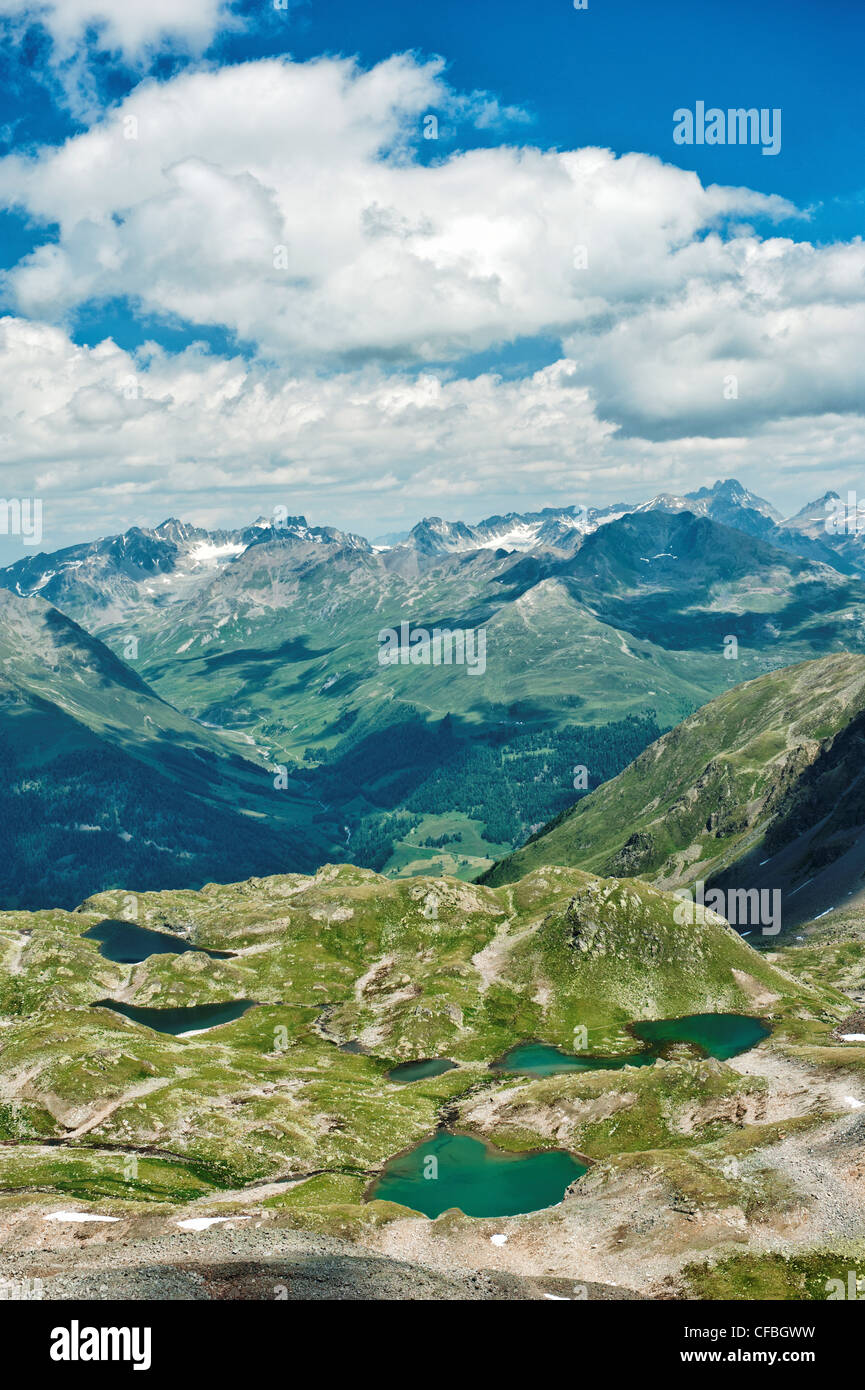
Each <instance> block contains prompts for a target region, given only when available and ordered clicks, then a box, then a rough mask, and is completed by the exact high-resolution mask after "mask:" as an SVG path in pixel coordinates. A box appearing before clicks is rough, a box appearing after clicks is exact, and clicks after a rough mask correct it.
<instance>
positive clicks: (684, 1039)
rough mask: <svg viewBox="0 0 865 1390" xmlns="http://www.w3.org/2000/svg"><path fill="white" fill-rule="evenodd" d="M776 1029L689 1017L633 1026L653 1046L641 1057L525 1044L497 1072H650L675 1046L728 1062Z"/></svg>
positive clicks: (726, 1018)
mask: <svg viewBox="0 0 865 1390" xmlns="http://www.w3.org/2000/svg"><path fill="white" fill-rule="evenodd" d="M771 1031H772V1030H771V1028H769V1027H768V1025H767V1024H765V1023H764V1022H763V1020H762V1019H761V1018H752V1017H751V1016H750V1015H749V1014H688V1015H687V1016H685V1017H683V1018H662V1019H647V1020H644V1021H642V1022H640V1023H634V1024H632V1025H631V1032H632V1033H633V1034H634V1036H635V1037H637V1038H639V1039H640V1041H641V1042H645V1043H646V1044H648V1045H647V1046H646V1047H644V1048H641V1049H640V1051H639V1052H626V1053H623V1054H622V1055H621V1056H619V1057H593V1056H592V1055H591V1054H590V1053H582V1054H576V1053H570V1052H563V1051H562V1050H561V1048H559V1047H554V1046H553V1045H552V1044H551V1043H539V1042H531V1043H519V1044H518V1045H517V1046H516V1047H512V1048H511V1049H510V1051H509V1052H506V1053H505V1055H504V1056H503V1057H501V1058H499V1060H498V1061H497V1062H493V1063H492V1069H493V1071H503V1072H521V1073H523V1074H524V1075H526V1076H556V1075H558V1074H559V1073H560V1072H567V1071H618V1070H620V1069H621V1068H622V1067H649V1066H651V1065H652V1064H653V1063H654V1062H655V1061H656V1060H657V1059H658V1057H660V1056H661V1055H662V1053H663V1051H664V1049H665V1048H666V1047H669V1045H670V1044H671V1043H691V1044H693V1045H694V1046H696V1047H699V1048H700V1050H701V1051H702V1052H704V1053H706V1054H707V1055H708V1056H710V1057H717V1058H719V1059H720V1060H721V1061H725V1060H726V1059H727V1058H729V1057H736V1056H737V1055H738V1054H739V1053H740V1052H747V1051H748V1049H749V1048H751V1047H755V1046H756V1044H757V1043H759V1042H762V1041H763V1039H764V1038H767V1037H768V1036H769V1034H770V1032H771Z"/></svg>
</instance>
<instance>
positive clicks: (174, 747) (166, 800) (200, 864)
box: [0, 592, 323, 906]
mask: <svg viewBox="0 0 865 1390" xmlns="http://www.w3.org/2000/svg"><path fill="white" fill-rule="evenodd" d="M0 765H2V772H3V777H2V783H0V786H2V791H0V846H2V851H3V853H2V856H0V895H2V900H3V901H4V903H6V904H7V905H9V906H13V905H15V904H16V903H19V904H24V903H26V904H27V905H28V906H37V905H39V904H42V903H46V902H52V901H61V902H69V901H74V899H75V898H76V896H79V895H80V891H81V888H82V886H83V887H84V888H85V891H87V887H88V885H89V887H90V889H91V890H92V889H93V888H95V887H97V886H100V885H101V886H106V887H107V886H110V885H111V884H114V883H117V882H120V881H123V879H125V881H127V882H131V883H136V884H138V885H139V886H144V885H150V886H151V887H159V886H162V885H164V884H166V883H179V882H183V883H188V884H196V885H197V884H199V883H201V882H203V881H205V880H206V879H207V878H210V877H214V876H218V875H219V874H220V872H224V868H225V864H226V854H230V862H231V863H232V864H239V863H244V864H245V865H246V866H247V867H248V869H249V871H250V872H255V871H257V870H258V871H260V870H263V869H266V868H272V867H274V865H276V864H278V863H280V862H283V863H285V862H290V863H293V864H303V863H307V864H309V863H311V862H313V860H314V858H315V845H316V836H315V833H314V832H313V831H311V829H310V823H311V821H312V816H313V811H314V809H315V808H314V805H312V804H311V803H310V802H309V798H306V799H303V798H302V797H300V796H299V795H298V794H295V795H294V796H292V795H290V794H288V793H286V794H284V799H280V797H279V796H278V795H277V794H276V793H275V792H274V790H273V776H272V773H271V772H270V771H269V770H268V769H267V768H266V767H265V766H263V765H262V764H261V763H260V762H254V761H250V760H249V759H248V758H245V757H242V756H241V755H240V754H239V753H238V752H236V751H234V750H232V748H231V746H230V744H226V743H225V742H224V740H223V739H221V738H220V737H219V735H217V734H215V733H213V732H211V731H209V730H207V729H205V728H203V727H202V726H200V725H198V724H195V723H193V722H192V721H191V720H189V719H188V718H186V717H185V716H184V715H181V714H179V713H178V711H177V710H175V709H173V708H172V707H171V706H170V705H169V704H167V703H166V702H165V701H164V700H162V699H160V698H159V696H157V695H155V694H154V693H153V691H151V690H150V689H149V687H148V686H147V685H146V684H145V682H144V681H143V680H142V679H141V678H140V676H138V675H137V674H136V673H135V672H134V671H132V670H130V669H129V668H128V667H127V666H125V665H124V664H123V662H121V661H120V660H119V659H118V658H117V657H116V656H115V655H114V654H113V653H112V652H111V651H109V649H108V648H107V647H105V646H104V645H103V644H102V643H101V642H100V641H99V640H98V639H97V638H95V637H92V636H90V635H89V634H88V633H86V632H84V631H83V630H82V629H81V628H79V627H78V626H77V624H75V623H74V622H72V621H71V619H69V618H67V617H65V616H64V615H63V614H61V613H59V612H58V611H57V610H56V609H54V608H51V607H50V605H48V604H47V603H45V602H43V601H42V600H41V599H39V598H28V599H21V598H15V597H14V596H13V595H12V594H9V593H7V592H2V593H0ZM321 852H323V850H322V849H321V848H320V849H319V853H321Z"/></svg>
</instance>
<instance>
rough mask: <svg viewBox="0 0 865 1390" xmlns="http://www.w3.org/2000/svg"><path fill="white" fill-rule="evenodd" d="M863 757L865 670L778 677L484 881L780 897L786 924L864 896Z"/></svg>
mask: <svg viewBox="0 0 865 1390" xmlns="http://www.w3.org/2000/svg"><path fill="white" fill-rule="evenodd" d="M863 750H865V658H863V657H861V656H851V655H846V654H844V655H837V656H831V657H826V658H824V659H823V660H820V661H814V662H808V663H805V664H803V665H799V666H794V667H791V668H788V669H785V670H781V671H776V672H772V673H771V674H769V675H766V676H763V677H761V678H759V679H758V680H755V681H750V682H747V683H746V684H744V685H741V686H737V687H736V688H735V689H734V690H732V691H730V692H728V693H727V694H725V695H722V696H720V697H719V698H718V699H716V700H713V701H712V702H711V703H710V704H708V705H706V706H705V707H704V708H702V709H700V710H698V711H697V712H696V714H693V715H691V716H690V717H689V718H688V719H686V720H685V721H684V722H683V723H682V724H680V725H679V726H678V727H677V728H675V729H673V730H672V731H671V732H670V733H668V734H665V735H663V737H661V738H660V739H658V741H657V742H656V743H654V744H652V746H651V747H650V748H648V749H646V751H645V752H644V753H642V754H641V755H640V756H639V757H638V758H637V759H636V761H635V762H634V763H633V764H632V765H631V766H630V767H628V768H626V769H625V771H624V772H622V773H620V775H619V776H618V777H616V778H615V779H613V780H612V781H610V782H608V783H606V784H605V785H604V786H602V787H600V788H598V790H597V791H595V792H592V794H591V795H590V796H588V797H585V798H584V799H583V800H581V801H580V802H578V803H577V805H576V806H575V807H573V809H572V810H570V811H568V812H565V813H564V814H563V816H562V817H560V819H559V821H558V822H557V823H555V824H553V825H552V826H550V827H548V828H547V830H546V831H544V832H542V833H541V834H540V835H539V836H537V837H536V838H535V839H534V840H533V841H531V842H530V843H529V844H527V845H526V846H525V847H524V848H523V849H521V850H518V851H517V852H516V853H515V854H514V855H511V856H510V857H509V858H508V859H506V860H504V861H502V863H500V864H498V865H496V866H495V867H494V868H493V869H492V870H491V871H490V872H489V873H488V874H487V875H486V876H485V879H484V881H485V882H489V883H493V884H500V883H507V882H510V881H512V880H513V879H515V878H518V877H520V876H521V875H522V874H525V873H526V872H528V871H529V870H530V869H534V868H537V867H538V866H540V865H543V864H571V865H578V866H579V867H581V868H584V869H586V870H589V871H592V872H600V873H613V874H627V875H629V876H632V875H633V876H637V875H639V876H641V877H644V878H647V879H649V880H650V881H652V882H654V883H656V884H658V885H661V886H664V887H674V886H678V885H682V884H686V883H692V882H694V881H695V880H696V879H700V878H701V879H703V880H705V881H707V882H710V881H711V882H712V883H713V884H715V885H717V886H720V887H742V888H748V889H751V888H763V887H767V888H777V889H780V890H781V891H782V892H783V893H784V910H785V914H784V915H785V921H786V922H787V923H788V924H789V923H791V922H793V921H796V920H799V919H801V918H802V917H804V916H808V915H814V914H815V912H816V911H825V910H826V909H827V908H830V907H833V906H834V905H835V904H836V903H837V902H838V900H839V898H840V896H841V895H842V894H847V893H848V892H857V891H858V892H861V891H862V885H861V878H862V872H863V869H865V788H863V785H862V777H861V773H860V768H861V758H862V753H863Z"/></svg>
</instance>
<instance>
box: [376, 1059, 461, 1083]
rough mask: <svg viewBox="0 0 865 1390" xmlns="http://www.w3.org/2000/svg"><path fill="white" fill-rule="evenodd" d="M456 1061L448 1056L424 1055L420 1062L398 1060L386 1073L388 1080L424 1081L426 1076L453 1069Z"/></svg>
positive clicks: (438, 1074) (440, 1073) (440, 1074)
mask: <svg viewBox="0 0 865 1390" xmlns="http://www.w3.org/2000/svg"><path fill="white" fill-rule="evenodd" d="M455 1067H456V1062H452V1061H451V1060H450V1058H449V1057H425V1058H423V1060H422V1061H420V1062H400V1064H399V1066H397V1067H391V1069H390V1071H389V1072H388V1073H387V1079H388V1081H402V1082H406V1083H407V1082H409V1081H425V1080H426V1078H427V1077H428V1076H442V1075H444V1073H445V1072H446V1071H453V1070H454V1068H455Z"/></svg>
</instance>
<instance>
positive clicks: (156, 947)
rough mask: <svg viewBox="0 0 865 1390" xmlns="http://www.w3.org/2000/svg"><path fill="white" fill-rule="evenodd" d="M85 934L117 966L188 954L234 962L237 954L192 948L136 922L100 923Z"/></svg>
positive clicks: (200, 947) (177, 939) (170, 936)
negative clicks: (98, 942) (198, 952)
mask: <svg viewBox="0 0 865 1390" xmlns="http://www.w3.org/2000/svg"><path fill="white" fill-rule="evenodd" d="M82 935H83V936H84V938H85V939H89V940H91V941H101V942H102V945H101V946H100V948H99V954H100V955H101V956H104V957H105V959H106V960H113V961H114V962H115V963H116V964H117V965H138V964H139V962H140V961H143V960H147V957H148V956H168V955H177V956H182V955H185V954H186V952H187V951H200V952H201V954H202V955H204V956H210V959H211V960H231V958H232V955H233V954H234V953H233V952H232V951H206V950H205V949H204V947H203V946H192V945H191V944H190V943H189V942H188V941H183V940H181V938H180V937H177V936H172V935H171V934H170V933H169V932H163V931H152V930H151V929H150V927H139V926H136V924H135V923H134V922H120V921H111V920H108V921H105V922H97V924H96V926H95V927H89V928H88V930H87V931H86V932H83V933H82Z"/></svg>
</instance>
